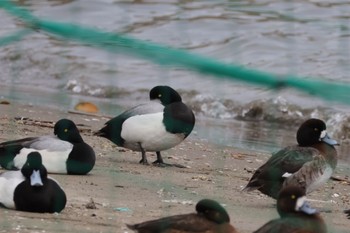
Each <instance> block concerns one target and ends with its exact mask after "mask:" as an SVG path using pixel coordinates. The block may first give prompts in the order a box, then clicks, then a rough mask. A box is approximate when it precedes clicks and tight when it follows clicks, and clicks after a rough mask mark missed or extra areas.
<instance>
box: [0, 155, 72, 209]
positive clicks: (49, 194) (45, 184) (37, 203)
mask: <svg viewBox="0 0 350 233" xmlns="http://www.w3.org/2000/svg"><path fill="white" fill-rule="evenodd" d="M66 201H67V199H66V194H65V193H64V191H63V189H62V188H61V187H60V186H59V185H58V183H57V182H56V181H55V180H53V179H51V178H50V177H48V176H47V171H46V168H45V167H44V166H43V164H42V159H41V155H40V154H39V153H38V152H31V153H29V154H28V156H27V159H26V162H25V164H24V166H23V167H22V169H21V170H20V171H7V172H4V173H2V174H1V175H0V203H1V204H2V205H3V206H5V207H6V208H9V209H16V210H20V211H28V212H38V213H54V212H58V213H59V212H61V211H62V210H63V209H64V207H65V206H66Z"/></svg>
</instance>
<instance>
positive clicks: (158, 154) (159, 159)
mask: <svg viewBox="0 0 350 233" xmlns="http://www.w3.org/2000/svg"><path fill="white" fill-rule="evenodd" d="M156 154H157V160H156V161H154V162H153V164H154V165H158V166H160V167H173V166H174V167H179V168H186V167H185V166H183V165H180V164H170V163H164V161H163V158H162V155H161V154H160V151H157V152H156Z"/></svg>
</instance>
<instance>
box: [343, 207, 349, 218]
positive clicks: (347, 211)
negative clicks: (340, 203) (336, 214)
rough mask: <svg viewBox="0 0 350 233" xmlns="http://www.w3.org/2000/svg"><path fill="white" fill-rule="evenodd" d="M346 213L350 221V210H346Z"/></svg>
mask: <svg viewBox="0 0 350 233" xmlns="http://www.w3.org/2000/svg"><path fill="white" fill-rule="evenodd" d="M344 213H345V214H346V217H347V218H348V219H350V209H348V210H344Z"/></svg>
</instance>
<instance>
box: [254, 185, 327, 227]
mask: <svg viewBox="0 0 350 233" xmlns="http://www.w3.org/2000/svg"><path fill="white" fill-rule="evenodd" d="M277 211H278V214H279V215H280V218H279V219H274V220H271V221H269V222H268V223H266V224H265V225H263V226H262V227H261V228H259V229H258V230H256V231H254V233H281V232H283V233H326V232H327V226H326V224H325V222H324V221H323V219H322V218H321V216H320V215H319V214H318V212H317V211H316V210H315V209H313V208H311V207H310V206H309V205H308V203H307V202H306V197H305V191H304V190H303V189H302V188H300V187H299V186H287V187H285V188H283V189H282V190H281V192H280V194H279V196H278V198H277Z"/></svg>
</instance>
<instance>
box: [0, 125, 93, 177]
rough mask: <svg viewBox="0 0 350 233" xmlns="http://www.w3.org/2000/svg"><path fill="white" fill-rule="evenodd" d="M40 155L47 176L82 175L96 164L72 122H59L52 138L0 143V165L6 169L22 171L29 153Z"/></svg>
mask: <svg viewBox="0 0 350 233" xmlns="http://www.w3.org/2000/svg"><path fill="white" fill-rule="evenodd" d="M32 151H38V152H40V154H41V156H42V160H43V164H44V166H45V167H46V169H47V171H48V172H49V173H61V174H77V175H85V174H87V173H88V172H90V171H91V169H92V168H93V167H94V165H95V160H96V157H95V152H94V150H93V149H92V148H91V147H90V146H89V145H88V144H86V143H85V142H84V141H83V138H82V137H81V135H80V133H79V130H78V128H77V127H76V125H75V124H74V122H73V121H71V120H68V119H61V120H59V121H57V123H56V124H55V126H54V135H47V136H41V137H29V138H23V139H19V140H14V141H8V142H3V143H1V144H0V165H1V166H2V167H3V168H5V169H11V170H16V169H21V168H22V166H23V165H24V163H25V161H26V159H27V155H28V153H30V152H32Z"/></svg>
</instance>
